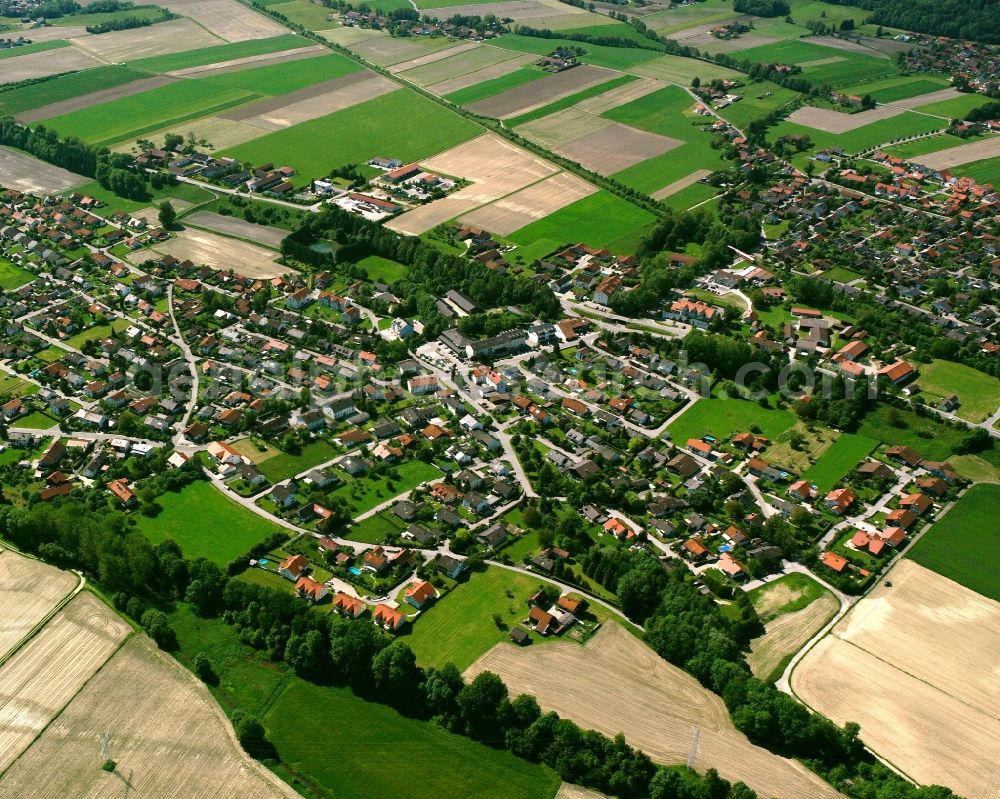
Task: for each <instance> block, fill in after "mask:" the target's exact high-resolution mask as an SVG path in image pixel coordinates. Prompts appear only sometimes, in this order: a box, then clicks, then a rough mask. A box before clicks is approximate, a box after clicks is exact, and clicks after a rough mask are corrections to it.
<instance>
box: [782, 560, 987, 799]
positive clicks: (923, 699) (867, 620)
mask: <svg viewBox="0 0 1000 799" xmlns="http://www.w3.org/2000/svg"><path fill="white" fill-rule="evenodd" d="M889 577H890V578H891V582H892V587H891V588H887V587H886V585H885V582H883V583H882V584H881V585H879V586H878V587H877V588H876V589H875V590H874V591H872V593H871V594H869V595H868V596H867V597H865V598H864V599H863V600H861V601H860V602H859V603H858V604H857V605H856V606H855V607H854V608H853V609H852V610H851V612H850V613H849V614H848V615H847V616H846V617H845V618H844V619H842V620H841V621H840V622H839V623H838V624H837V625H836V626H835V627H834V628H833V630H832V632H831V633H830V635H828V636H827V637H826V638H824V639H823V640H822V641H820V642H819V644H817V645H816V647H815V648H814V649H813V650H812V651H811V652H809V654H808V655H806V657H805V658H804V659H803V660H802V662H801V663H799V665H798V666H797V667H796V668H795V670H794V671H793V672H792V678H791V683H792V688H793V690H794V691H795V692H796V694H798V695H799V696H800V697H801V698H802V700H803V701H804V702H806V703H807V704H808V705H810V706H811V707H813V708H815V709H816V710H818V711H820V712H821V713H823V714H824V715H827V716H829V717H830V718H832V719H833V720H834V721H836V722H838V723H842V722H844V721H847V720H851V721H856V722H858V723H859V724H860V725H861V736H862V738H863V739H864V741H865V743H866V744H868V746H870V747H871V748H872V749H873V750H874V751H875V752H877V753H878V754H879V755H881V756H882V757H884V758H885V759H886V760H888V761H889V762H891V763H892V764H893V765H894V766H896V767H897V768H899V769H900V770H902V771H903V772H905V773H906V774H907V775H908V776H910V777H912V778H913V779H914V780H916V781H917V782H919V783H923V784H927V783H938V784H943V785H946V786H948V787H949V788H951V789H952V790H954V791H956V792H957V793H959V794H961V795H962V796H965V797H966V798H967V799H993V796H994V794H993V793H992V790H993V788H994V787H995V780H997V779H1000V771H997V770H996V768H997V764H1000V712H998V710H997V709H998V708H1000V603H997V602H994V601H992V600H990V599H986V598H985V597H983V596H981V595H979V594H977V593H975V592H974V591H970V590H969V589H967V588H965V587H963V586H961V585H959V584H958V583H954V582H952V581H951V580H948V579H947V578H945V577H941V576H940V575H938V574H935V573H934V572H932V571H930V570H928V569H925V568H923V567H922V566H919V565H917V564H916V563H913V562H912V561H908V560H902V561H900V562H899V563H898V564H897V565H896V566H895V567H894V568H893V569H892V571H891V572H890V573H889ZM987 764H989V765H987Z"/></svg>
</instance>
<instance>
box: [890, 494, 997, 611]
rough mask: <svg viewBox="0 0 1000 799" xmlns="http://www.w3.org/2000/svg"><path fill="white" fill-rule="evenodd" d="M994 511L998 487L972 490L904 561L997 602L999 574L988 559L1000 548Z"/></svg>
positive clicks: (923, 538)
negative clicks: (924, 568)
mask: <svg viewBox="0 0 1000 799" xmlns="http://www.w3.org/2000/svg"><path fill="white" fill-rule="evenodd" d="M997 508H1000V486H997V485H986V484H983V485H974V486H972V488H970V489H969V490H968V492H967V493H966V494H964V495H963V496H962V498H961V499H959V500H958V503H957V504H956V505H955V506H954V507H953V508H952V509H951V510H949V511H948V512H947V513H946V514H945V515H944V516H942V517H941V518H940V519H938V521H937V522H935V523H934V526H933V527H931V529H930V530H928V531H927V532H926V533H924V535H923V536H922V537H921V538H920V540H919V541H917V543H916V544H914V545H913V548H912V549H911V550H910V551H909V552H907V554H906V557H908V558H910V559H911V560H915V561H916V562H917V563H919V564H920V565H921V566H924V567H926V568H928V569H930V570H931V571H935V572H937V573H938V574H940V575H943V576H944V577H947V578H948V579H949V580H954V581H955V582H956V583H960V584H962V585H964V586H965V587H966V588H971V589H972V590H973V591H978V592H979V593H980V594H982V595H983V596H987V597H989V598H990V599H995V600H997V601H998V602H1000V571H997V568H996V562H995V560H994V558H993V557H992V554H993V553H995V552H996V551H997V547H998V546H1000V527H998V526H997V523H996V515H997Z"/></svg>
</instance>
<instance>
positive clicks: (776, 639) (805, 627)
mask: <svg viewBox="0 0 1000 799" xmlns="http://www.w3.org/2000/svg"><path fill="white" fill-rule="evenodd" d="M839 607H840V603H839V602H837V598H836V597H835V596H834V595H833V594H830V593H825V594H823V595H822V596H821V597H819V599H816V600H814V601H812V602H810V603H809V604H808V605H806V606H805V607H804V608H802V609H801V610H796V611H793V612H792V613H785V614H784V615H782V616H779V617H778V618H776V619H775V620H774V621H771V622H768V623H767V625H765V627H764V634H763V635H762V636H760V638H757V639H756V640H754V641H753V643H751V644H750V654H749V655H748V656H747V663H748V664H749V666H750V670H751V671H752V672H753V673H754V676H755V677H760V678H761V679H762V680H767V679H768V678H769V677H771V675H772V674H773V672H774V671H775V670H776V669H777V668H778V667H779V666H781V664H782V662H783V661H784V660H785V659H786V658H789V657H791V656H792V655H794V654H795V653H796V652H798V651H799V650H800V649H801V648H802V647H804V646H805V645H806V644H807V643H808V642H809V639H810V638H812V637H813V636H814V635H815V634H816V633H818V632H819V631H820V630H822V629H823V625H824V624H826V623H827V622H829V621H830V619H831V618H833V615H834V614H835V613H836V612H837V609H838V608H839Z"/></svg>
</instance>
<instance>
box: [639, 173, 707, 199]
mask: <svg viewBox="0 0 1000 799" xmlns="http://www.w3.org/2000/svg"><path fill="white" fill-rule="evenodd" d="M711 174H712V170H711V169H696V170H695V171H694V172H692V173H691V174H690V175H687V176H685V177H683V178H678V179H677V180H675V181H674V182H673V183H669V184H667V185H666V186H664V187H663V188H662V189H659V190H658V191H654V192H653V193H652V194H651V195H650V196H651V197H652V198H653V199H654V200H665V199H666V198H667V197H670V196H671V195H674V194H677V192H679V191H681V190H683V189H686V188H687V187H688V186H691V185H693V184H695V183H697V182H698V181H699V180H701V179H702V178H707V177H708V176H709V175H711Z"/></svg>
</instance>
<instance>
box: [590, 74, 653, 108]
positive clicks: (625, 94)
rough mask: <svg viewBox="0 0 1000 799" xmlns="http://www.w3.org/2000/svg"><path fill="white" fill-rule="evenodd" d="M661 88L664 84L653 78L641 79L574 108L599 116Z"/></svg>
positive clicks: (617, 87)
mask: <svg viewBox="0 0 1000 799" xmlns="http://www.w3.org/2000/svg"><path fill="white" fill-rule="evenodd" d="M663 88H665V84H664V83H663V82H661V81H659V80H656V79H655V78H641V79H640V80H637V81H633V82H632V83H626V84H625V85H624V86H616V87H615V88H614V89H611V90H609V91H606V92H604V94H599V95H597V96H596V97H588V98H587V99H586V100H582V101H581V102H579V103H577V104H576V106H574V107H575V108H578V109H580V110H581V111H585V112H586V113H588V114H595V115H598V116H599V115H601V114H603V113H604V112H605V111H610V110H611V109H612V108H617V107H618V106H620V105H625V104H626V103H631V102H632V101H633V100H638V99H639V98H640V97H645V96H646V95H647V94H652V93H653V92H657V91H659V90H660V89H663Z"/></svg>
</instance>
